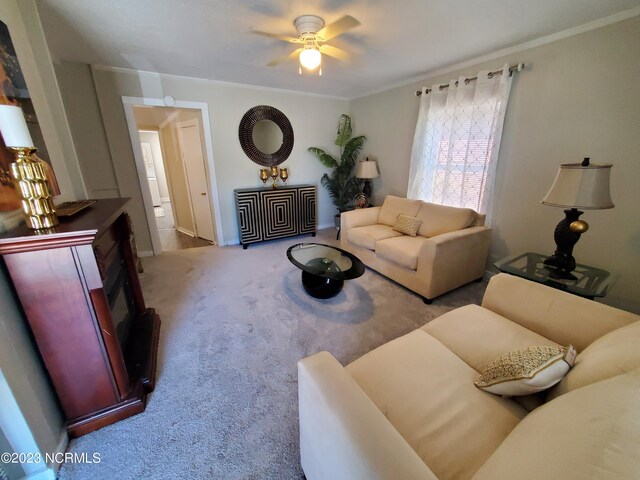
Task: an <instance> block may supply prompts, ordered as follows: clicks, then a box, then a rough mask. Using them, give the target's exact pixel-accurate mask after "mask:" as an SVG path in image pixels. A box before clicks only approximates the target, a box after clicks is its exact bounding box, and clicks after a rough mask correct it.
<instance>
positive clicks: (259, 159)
mask: <svg viewBox="0 0 640 480" xmlns="http://www.w3.org/2000/svg"><path fill="white" fill-rule="evenodd" d="M265 120H267V121H269V122H265ZM271 122H273V124H275V125H273V124H271ZM265 127H268V128H265ZM256 128H257V129H258V130H257V131H255V132H254V129H256ZM265 135H267V136H269V137H272V138H265ZM238 136H239V138H240V146H242V150H244V153H245V154H246V155H247V157H249V158H250V159H251V160H253V161H254V162H256V163H257V164H258V165H262V166H263V167H271V166H274V165H280V164H281V163H282V162H284V161H285V160H286V159H287V158H289V155H290V154H291V150H292V149H293V128H292V127H291V122H289V119H288V118H287V116H286V115H285V114H284V113H282V112H281V111H280V110H278V109H277V108H273V107H270V106H268V105H258V106H257V107H253V108H251V109H249V110H248V111H247V113H245V114H244V116H243V117H242V120H240V127H239V129H238ZM254 139H260V141H259V142H258V145H256V142H255V141H254ZM280 142H282V143H280ZM259 146H260V147H261V148H258V147H259ZM265 146H268V147H267V148H265ZM278 146H279V148H278ZM265 150H266V151H265Z"/></svg>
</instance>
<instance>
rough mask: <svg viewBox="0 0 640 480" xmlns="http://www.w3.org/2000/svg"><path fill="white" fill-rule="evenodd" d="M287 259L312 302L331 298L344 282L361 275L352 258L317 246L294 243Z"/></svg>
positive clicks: (348, 254)
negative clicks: (294, 268)
mask: <svg viewBox="0 0 640 480" xmlns="http://www.w3.org/2000/svg"><path fill="white" fill-rule="evenodd" d="M287 258H288V259H289V261H290V262H291V263H293V264H294V265H295V266H296V267H298V268H299V269H300V270H302V286H303V287H304V289H305V291H306V292H307V293H308V294H309V295H311V296H312V297H314V298H331V297H335V296H336V295H337V294H338V293H340V291H341V290H342V286H343V285H344V281H345V280H350V279H352V278H358V277H359V276H361V275H362V274H363V273H364V264H363V263H362V262H361V261H360V260H359V259H358V257H356V256H355V255H353V254H351V253H349V252H346V251H344V250H342V249H340V248H337V247H332V246H330V245H323V244H321V243H298V244H297V245H293V246H292V247H289V249H288V250H287Z"/></svg>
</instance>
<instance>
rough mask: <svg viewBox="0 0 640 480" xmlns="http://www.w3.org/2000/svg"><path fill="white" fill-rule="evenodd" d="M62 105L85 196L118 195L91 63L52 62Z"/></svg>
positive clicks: (110, 196) (103, 196)
mask: <svg viewBox="0 0 640 480" xmlns="http://www.w3.org/2000/svg"><path fill="white" fill-rule="evenodd" d="M55 72H56V76H57V78H58V81H59V84H60V91H61V93H62V99H63V101H64V107H65V110H66V113H67V118H68V120H69V125H72V126H73V131H72V133H73V143H74V146H75V149H76V152H77V156H78V162H79V165H80V169H81V171H82V176H83V177H84V179H85V185H86V188H87V196H88V197H89V198H113V197H119V196H120V192H119V190H118V182H117V181H116V175H115V172H114V171H113V165H112V164H111V154H110V152H109V146H108V145H107V139H106V137H105V133H104V125H103V123H102V116H101V114H100V106H99V105H98V100H97V98H96V90H95V87H94V85H93V77H92V74H91V67H89V65H84V64H80V63H70V62H56V64H55Z"/></svg>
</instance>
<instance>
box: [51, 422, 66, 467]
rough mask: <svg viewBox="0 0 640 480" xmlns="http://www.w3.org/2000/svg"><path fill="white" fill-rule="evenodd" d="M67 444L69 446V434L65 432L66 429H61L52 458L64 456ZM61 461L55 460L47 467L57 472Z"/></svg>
mask: <svg viewBox="0 0 640 480" xmlns="http://www.w3.org/2000/svg"><path fill="white" fill-rule="evenodd" d="M68 446H69V435H68V434H67V431H66V430H65V429H63V430H62V432H61V433H60V440H59V441H58V445H57V446H56V451H55V453H54V455H55V457H54V459H57V458H64V453H65V452H66V451H67V447H68ZM63 463H64V462H55V463H53V464H51V465H49V468H51V469H53V471H54V472H56V473H57V472H58V471H59V470H60V467H61V466H62V464H63Z"/></svg>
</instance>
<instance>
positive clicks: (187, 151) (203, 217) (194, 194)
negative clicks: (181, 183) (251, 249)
mask: <svg viewBox="0 0 640 480" xmlns="http://www.w3.org/2000/svg"><path fill="white" fill-rule="evenodd" d="M176 126H177V127H178V142H179V143H180V154H181V156H182V161H183V162H184V168H185V171H186V173H187V183H188V187H189V195H190V197H191V205H192V207H193V216H194V220H195V224H196V235H197V236H198V237H200V238H204V239H205V240H209V241H211V242H215V241H216V237H215V230H214V228H213V212H212V211H211V202H210V200H209V187H208V184H207V172H206V169H205V166H204V155H203V152H202V140H201V138H200V126H199V124H198V122H197V121H196V120H189V121H186V122H180V123H178V124H177V125H176Z"/></svg>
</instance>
